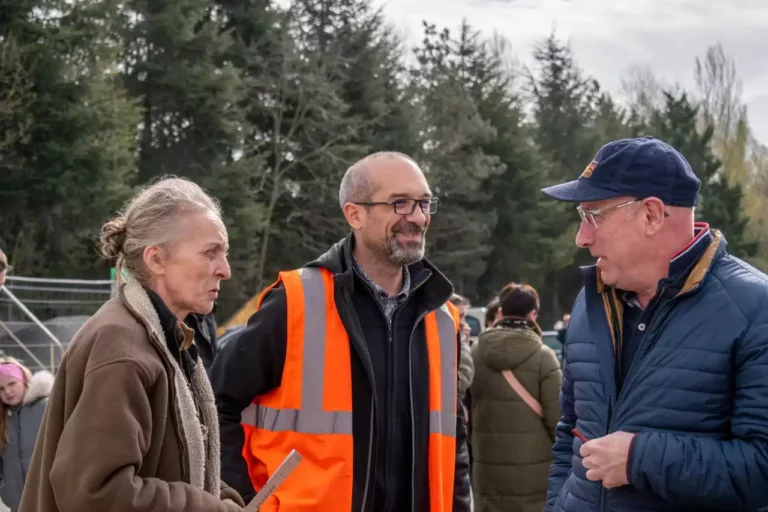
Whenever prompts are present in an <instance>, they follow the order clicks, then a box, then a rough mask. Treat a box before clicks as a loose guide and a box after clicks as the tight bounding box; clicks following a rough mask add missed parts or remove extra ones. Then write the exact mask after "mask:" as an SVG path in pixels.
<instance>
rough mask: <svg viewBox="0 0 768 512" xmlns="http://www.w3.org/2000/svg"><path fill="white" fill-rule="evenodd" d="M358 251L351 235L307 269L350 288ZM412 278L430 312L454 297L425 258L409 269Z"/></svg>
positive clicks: (412, 282) (440, 275)
mask: <svg viewBox="0 0 768 512" xmlns="http://www.w3.org/2000/svg"><path fill="white" fill-rule="evenodd" d="M354 247H355V235H354V233H350V234H349V235H347V236H346V237H345V238H343V239H341V240H339V241H338V242H336V244H334V245H333V246H332V247H331V248H330V249H329V250H328V252H326V253H325V254H323V255H322V256H320V257H319V258H317V259H316V260H315V261H313V262H311V263H308V264H307V265H306V266H307V267H322V268H326V269H328V270H330V271H331V272H332V273H333V274H334V275H338V276H340V277H342V278H343V279H344V281H345V284H346V285H347V286H354V285H353V282H354V270H353V269H354V266H353V260H352V252H353V250H354ZM408 272H409V273H410V276H411V290H415V289H416V288H421V289H422V290H423V292H424V299H425V302H426V305H427V307H428V308H429V309H437V308H439V307H440V306H442V305H443V304H445V303H446V302H448V299H450V298H451V295H453V285H451V282H450V281H449V280H448V279H447V278H446V277H445V276H444V275H443V274H442V273H441V272H440V271H439V270H438V269H437V267H435V266H434V265H433V264H432V263H431V262H430V261H429V260H427V259H426V258H424V259H422V260H421V261H418V262H416V263H414V264H413V265H409V266H408Z"/></svg>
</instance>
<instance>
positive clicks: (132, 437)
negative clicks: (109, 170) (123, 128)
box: [0, 137, 768, 512]
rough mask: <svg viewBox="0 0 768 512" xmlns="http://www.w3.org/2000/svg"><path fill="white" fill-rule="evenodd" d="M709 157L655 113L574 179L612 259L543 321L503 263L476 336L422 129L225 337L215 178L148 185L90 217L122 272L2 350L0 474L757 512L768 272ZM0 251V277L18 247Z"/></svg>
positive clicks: (175, 498)
mask: <svg viewBox="0 0 768 512" xmlns="http://www.w3.org/2000/svg"><path fill="white" fill-rule="evenodd" d="M700 186H701V182H700V181H699V179H698V178H697V177H696V175H695V174H694V172H693V170H692V169H691V168H690V165H689V164H688V162H687V161H686V160H685V158H684V157H683V156H682V154H680V153H679V152H678V151H677V150H675V149H674V148H672V147H671V146H669V145H668V144H666V143H664V142H662V141H659V140H657V139H653V138H650V137H641V138H635V139H624V140H619V141H614V142H611V143H609V144H606V145H605V146H604V147H603V148H601V150H600V151H599V152H598V154H597V155H596V156H595V158H594V160H593V161H592V162H590V163H589V165H587V167H586V169H585V170H584V171H583V172H582V173H581V175H580V176H579V178H578V179H576V180H574V181H571V182H568V183H564V184H561V185H557V186H554V187H550V188H547V189H544V190H543V191H542V192H543V193H544V194H545V195H546V196H548V197H551V198H553V199H555V200H559V201H565V202H570V203H576V204H578V206H577V208H576V209H577V212H578V214H579V215H580V217H581V220H582V223H581V225H580V229H579V232H578V235H577V239H576V243H577V244H578V245H579V246H580V247H582V248H584V249H588V250H589V251H590V252H591V254H592V256H594V257H595V258H596V259H597V263H596V265H593V266H590V267H585V268H584V269H583V273H584V279H585V281H584V283H585V285H584V288H583V289H582V291H581V293H580V294H579V296H578V298H577V299H576V302H575V304H574V307H573V310H572V311H571V313H570V314H569V315H566V316H565V317H564V318H563V320H562V321H560V322H558V324H557V325H556V326H555V329H556V331H557V333H558V338H559V339H560V340H561V341H562V343H563V344H564V347H563V354H562V363H561V360H560V359H559V358H558V356H557V355H556V354H555V352H554V351H553V350H552V349H551V348H550V347H548V346H547V345H546V344H544V343H543V341H542V329H541V327H540V326H539V324H538V318H539V312H540V309H541V300H540V297H539V294H538V293H537V291H536V290H535V289H534V288H533V287H532V286H530V285H528V284H525V283H516V282H511V283H509V284H507V285H506V286H505V287H504V288H503V289H501V290H500V291H499V293H498V294H497V296H496V297H494V298H493V299H492V300H491V301H490V303H489V304H488V305H487V307H486V314H485V329H484V330H483V331H482V332H480V333H479V336H478V338H477V341H475V342H474V343H473V341H472V338H471V336H470V335H471V329H470V327H469V324H468V322H467V314H468V308H470V306H471V304H470V301H469V300H468V299H467V298H466V297H463V296H461V295H459V294H458V293H456V291H455V290H454V288H453V286H452V284H451V282H450V281H449V280H448V279H447V278H446V277H445V276H444V275H443V274H442V273H441V272H440V271H439V269H437V268H436V267H435V266H434V265H433V264H432V263H431V262H430V261H429V260H428V259H427V258H426V257H425V252H426V232H427V229H428V227H429V225H430V222H431V219H432V216H433V215H435V214H437V213H438V207H439V206H440V201H439V199H438V198H437V197H435V196H433V193H432V190H431V189H430V186H429V183H428V181H427V177H426V176H425V174H424V173H423V172H422V171H421V169H420V168H419V166H418V164H417V163H416V162H415V161H414V160H413V159H412V158H410V157H408V156H407V155H404V154H402V153H397V152H382V153H375V154H373V155H370V156H368V157H366V158H364V159H363V160H361V161H359V162H357V163H355V164H354V165H352V166H351V167H350V168H349V169H348V171H347V172H346V174H345V175H344V178H343V180H342V182H341V184H340V190H339V204H340V208H341V210H342V212H343V215H344V217H345V219H346V221H347V223H348V224H349V227H350V232H349V234H348V235H347V236H345V237H344V238H343V239H341V240H340V241H339V242H338V243H337V244H335V245H334V246H332V247H330V248H329V249H328V251H327V252H326V253H324V254H321V255H318V257H317V259H316V260H314V261H312V262H310V263H308V264H307V265H305V266H304V267H302V268H299V269H293V270H285V271H283V272H280V274H279V275H278V279H277V280H276V282H275V283H274V284H273V285H272V286H270V287H269V288H267V289H266V290H264V291H262V293H261V295H260V297H259V302H258V308H257V310H256V312H255V314H253V316H252V317H251V318H250V319H249V320H248V324H247V326H246V327H245V328H244V329H243V330H242V331H241V333H239V334H238V335H237V336H236V337H235V338H234V339H233V340H232V341H231V342H229V343H227V344H226V346H225V347H224V348H222V349H221V350H219V349H218V348H217V341H216V324H215V321H214V320H213V309H214V304H215V302H216V300H217V299H218V295H219V291H220V285H221V282H222V281H224V280H227V279H229V278H230V277H231V271H230V267H229V263H228V260H227V252H228V235H227V230H226V227H225V225H224V222H223V217H222V209H221V206H220V205H219V203H218V202H217V201H216V199H215V198H213V197H211V196H209V195H208V194H207V193H206V192H205V191H204V190H202V189H201V188H200V187H199V186H198V185H196V184H195V183H193V182H191V181H190V180H187V179H182V178H176V177H169V178H165V179H162V180H159V181H157V182H155V183H153V184H151V185H149V186H147V187H145V188H143V189H141V190H140V191H139V192H138V193H137V194H136V196H135V197H134V198H133V199H132V200H131V201H130V203H129V204H128V205H127V206H126V207H125V209H124V210H123V211H122V212H120V213H118V214H117V215H116V216H115V217H114V218H112V219H110V220H109V221H108V222H106V223H105V224H104V226H103V228H102V231H101V237H100V243H101V252H102V254H103V255H104V256H105V257H106V258H109V259H111V260H114V261H115V262H116V267H117V276H118V280H119V288H118V293H117V294H116V296H115V297H113V298H112V299H111V300H109V301H108V302H107V303H106V304H105V305H104V306H103V307H102V308H101V309H100V310H99V311H98V312H97V313H96V314H94V315H93V316H92V317H91V318H90V319H89V320H88V321H87V322H86V323H85V325H84V326H83V327H82V328H81V329H80V330H79V331H78V333H77V334H76V335H75V337H74V339H73V340H72V342H71V343H70V345H69V347H68V348H67V351H66V353H65V355H64V357H63V358H62V361H61V364H60V367H59V369H58V373H57V375H56V377H55V379H54V377H53V376H52V375H51V374H49V373H47V372H41V373H38V374H35V375H32V374H31V373H30V371H29V370H28V369H27V368H26V367H25V366H24V365H23V364H22V363H20V362H19V361H16V360H14V359H11V358H0V460H1V461H2V465H1V466H0V483H1V485H0V498H2V500H3V502H4V503H5V504H7V505H8V506H9V507H10V508H11V510H12V511H13V512H16V511H21V512H66V511H75V510H77V511H80V510H100V511H101V510H103V511H121V512H144V511H146V512H149V511H153V512H164V511H167V512H174V511H178V512H180V511H182V510H183V511H192V512H198V511H199V512H203V511H205V512H210V511H217V512H235V511H238V510H242V508H243V507H244V506H245V504H246V503H248V502H250V500H252V499H253V498H254V496H255V495H256V493H257V492H258V491H259V490H260V489H262V488H263V487H264V486H265V485H266V483H267V481H268V479H269V478H270V477H271V476H273V475H274V474H275V472H276V471H277V470H278V468H279V467H280V464H281V463H282V462H283V460H284V459H285V457H286V456H288V454H290V453H291V451H292V450H298V451H299V452H300V453H301V455H302V457H303V462H302V463H300V464H299V466H298V467H297V468H296V470H295V472H294V474H292V475H291V476H290V477H289V478H288V479H286V480H285V481H284V482H283V483H282V484H281V485H280V486H279V487H277V488H276V489H275V490H274V492H273V493H272V495H271V496H270V497H269V498H268V499H267V501H266V502H265V503H264V504H263V505H262V506H261V508H260V511H261V512H277V511H290V512H294V511H296V512H301V511H313V512H315V511H319V512H337V511H341V510H343V511H363V512H402V511H410V512H422V511H429V512H470V511H477V512H497V511H498V512H501V511H504V512H539V511H545V512H593V511H594V512H597V511H598V510H600V511H609V512H635V511H637V512H640V511H648V510H654V511H672V510H675V511H680V510H718V511H726V510H728V511H735V510H743V511H754V510H758V509H760V508H761V507H768V472H766V468H767V467H768V407H766V401H767V400H768V373H766V371H765V368H767V367H768V349H766V346H768V277H766V276H765V275H763V274H762V273H760V272H758V271H757V270H755V269H754V268H752V267H750V266H749V265H747V264H746V263H744V262H742V261H741V260H739V259H738V258H735V257H733V256H731V255H729V254H728V253H727V252H726V241H725V237H724V235H723V234H722V233H721V232H719V231H717V230H716V229H711V228H710V227H709V226H708V225H707V224H704V223H697V222H695V221H694V208H695V206H696V204H697V201H698V191H699V188H700ZM8 269H9V267H8V261H7V258H6V256H5V255H4V254H3V253H2V252H0V286H1V285H2V284H3V282H4V279H5V273H6V272H7V271H8Z"/></svg>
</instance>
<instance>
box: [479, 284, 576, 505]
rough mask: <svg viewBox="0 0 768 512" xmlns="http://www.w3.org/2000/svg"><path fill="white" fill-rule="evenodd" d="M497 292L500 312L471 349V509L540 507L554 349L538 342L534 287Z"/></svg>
mask: <svg viewBox="0 0 768 512" xmlns="http://www.w3.org/2000/svg"><path fill="white" fill-rule="evenodd" d="M499 295H500V298H501V314H500V315H498V317H497V320H496V323H495V326H494V327H491V328H490V329H488V330H486V331H484V332H482V333H481V334H480V340H479V341H478V343H477V346H476V347H475V348H474V349H473V351H472V355H473V358H474V360H475V380H474V381H473V382H472V387H471V388H470V392H471V393H472V421H473V428H472V447H473V450H474V454H475V459H474V465H473V482H474V489H475V510H476V511H477V512H541V510H542V509H543V508H544V503H545V501H546V496H547V473H548V471H549V465H550V462H551V461H552V439H553V437H554V433H555V426H556V425H557V420H558V419H559V418H560V407H559V405H558V397H559V394H560V384H561V382H562V373H561V372H560V363H559V362H558V360H557V356H556V355H555V353H554V351H553V350H552V349H551V348H549V347H548V346H546V345H544V344H543V343H542V341H541V329H540V328H539V325H538V324H537V323H536V316H537V314H538V311H539V295H538V294H537V293H536V290H534V289H533V288H532V287H530V286H527V285H520V284H515V283H510V284H509V285H507V286H505V287H504V289H503V290H502V291H501V293H500V294H499ZM505 370H511V371H512V372H513V373H514V376H515V377H516V378H517V380H518V381H519V382H520V384H522V386H523V387H524V388H525V389H526V391H528V393H530V395H531V396H532V397H533V398H534V399H536V401H537V402H538V403H539V404H540V405H541V407H542V412H543V418H542V417H540V416H539V415H537V414H536V413H535V412H534V411H533V410H532V409H531V408H530V407H529V406H528V405H527V404H526V403H525V401H523V399H522V397H521V396H520V395H518V394H517V393H516V392H515V391H514V390H513V389H512V388H511V387H510V386H509V384H508V383H507V381H506V379H505V378H504V375H503V374H502V372H503V371H505Z"/></svg>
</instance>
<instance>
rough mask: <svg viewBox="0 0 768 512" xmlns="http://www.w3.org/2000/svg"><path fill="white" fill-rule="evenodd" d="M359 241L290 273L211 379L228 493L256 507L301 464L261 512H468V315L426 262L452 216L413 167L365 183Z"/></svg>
mask: <svg viewBox="0 0 768 512" xmlns="http://www.w3.org/2000/svg"><path fill="white" fill-rule="evenodd" d="M339 201H340V205H341V208H342V210H343V212H344V216H345V217H346V220H347V222H348V223H349V225H350V227H351V230H352V232H351V233H350V234H349V235H348V236H347V237H346V238H344V239H343V240H341V241H340V242H338V243H337V244H336V245H334V246H333V247H332V248H331V249H330V250H329V251H328V252H327V253H325V254H324V255H322V256H320V257H319V258H318V259H317V260H315V261H314V262H312V263H309V264H308V265H306V266H304V267H303V268H300V269H297V270H291V271H285V272H280V273H279V275H278V278H277V280H276V282H275V283H274V284H273V285H272V286H270V287H269V288H268V289H267V290H265V291H264V292H263V293H262V294H261V296H260V299H259V305H258V309H257V311H256V313H255V314H254V315H253V316H252V317H251V318H250V320H249V321H248V326H247V327H246V328H245V329H244V330H243V331H242V333H241V334H240V335H239V336H238V337H237V338H235V339H234V340H233V341H232V342H231V343H229V344H228V345H227V346H226V347H225V348H224V349H223V350H222V352H221V354H220V355H219V356H218V357H217V359H216V361H215V362H214V364H213V367H212V376H211V381H212V384H213V387H214V392H215V395H216V400H217V405H218V409H219V420H220V425H221V442H222V461H221V462H222V479H223V480H224V481H226V482H227V483H228V484H229V485H231V486H233V487H234V488H235V489H236V490H237V491H238V492H240V493H241V495H242V496H243V497H244V498H245V499H246V501H248V500H249V499H251V498H252V497H253V496H254V495H255V493H256V491H257V490H259V489H260V488H261V487H262V486H263V485H264V484H265V482H266V481H267V479H268V478H269V477H270V476H271V475H272V474H273V473H274V471H275V470H276V468H277V466H278V465H279V464H280V463H281V462H282V460H283V459H284V458H285V457H286V456H287V455H288V453H289V452H290V451H291V450H292V449H296V450H297V451H299V452H300V453H301V454H302V455H303V457H304V459H303V461H302V462H301V463H300V464H299V466H298V467H297V469H296V470H295V471H294V472H293V473H292V474H291V475H290V476H289V477H288V478H287V479H286V480H285V482H284V483H283V484H282V485H281V486H280V487H278V488H277V490H276V491H275V492H274V494H273V495H272V496H271V497H270V498H269V500H268V501H267V502H266V503H265V504H264V505H262V507H261V511H262V512H275V511H278V510H285V511H290V512H302V511H307V512H309V511H312V512H351V511H354V512H407V511H410V512H450V511H454V512H468V511H469V510H470V485H469V459H468V455H467V447H466V426H465V419H464V413H463V412H462V408H461V407H457V406H458V403H457V392H458V379H457V371H458V357H459V350H460V349H459V344H458V327H459V319H458V311H457V309H456V308H455V306H453V305H452V304H450V303H449V302H448V300H449V299H450V297H451V295H452V293H453V287H452V286H451V283H450V282H449V281H448V280H447V279H446V278H445V277H444V276H443V275H442V274H441V273H440V272H439V271H438V270H437V269H436V268H435V267H434V266H433V265H432V264H431V263H430V262H429V261H427V260H426V259H425V258H424V247H425V233H426V231H427V228H428V226H429V223H430V219H431V217H432V215H434V214H435V213H436V212H437V211H438V204H439V201H438V199H437V198H436V197H434V196H433V195H432V192H431V190H430V188H429V185H428V184H427V181H426V178H425V176H424V174H423V173H422V171H421V170H420V169H419V166H418V165H417V164H416V163H415V162H414V161H413V160H412V159H411V158H409V157H408V156H406V155H403V154H401V153H394V152H382V153H376V154H373V155H370V156H368V157H366V158H364V159H363V160H361V161H359V162H357V163H356V164H354V165H353V166H352V167H350V168H349V169H348V170H347V172H346V174H345V175H344V178H343V179H342V182H341V187H340V191H339Z"/></svg>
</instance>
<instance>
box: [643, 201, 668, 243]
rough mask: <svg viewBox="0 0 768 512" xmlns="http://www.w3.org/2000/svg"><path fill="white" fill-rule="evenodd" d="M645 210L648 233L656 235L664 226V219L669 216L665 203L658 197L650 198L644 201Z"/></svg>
mask: <svg viewBox="0 0 768 512" xmlns="http://www.w3.org/2000/svg"><path fill="white" fill-rule="evenodd" d="M643 208H644V209H643V216H644V218H645V226H646V232H647V234H649V235H654V234H656V233H658V232H659V230H660V229H661V227H662V226H663V225H664V219H665V218H666V216H667V215H666V207H665V206H664V202H662V201H661V199H658V198H656V197H649V198H647V199H644V200H643Z"/></svg>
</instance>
